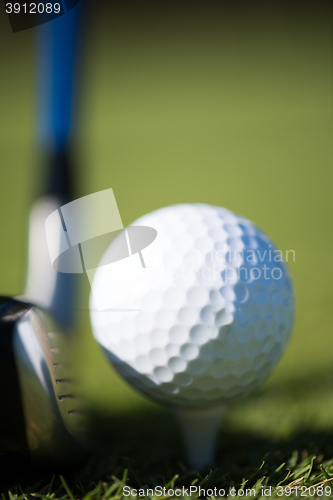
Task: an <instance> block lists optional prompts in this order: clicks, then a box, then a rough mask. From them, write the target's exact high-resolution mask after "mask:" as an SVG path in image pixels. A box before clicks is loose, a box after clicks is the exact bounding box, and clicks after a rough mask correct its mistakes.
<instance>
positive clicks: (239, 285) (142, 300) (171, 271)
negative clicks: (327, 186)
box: [90, 204, 294, 408]
mask: <svg viewBox="0 0 333 500" xmlns="http://www.w3.org/2000/svg"><path fill="white" fill-rule="evenodd" d="M132 226H148V227H151V228H154V229H155V230H156V231H157V236H156V246H155V247H154V248H155V250H154V251H155V253H156V255H155V257H156V258H155V260H154V259H152V260H151V261H149V263H150V262H152V265H151V267H152V269H153V272H152V274H149V272H150V270H149V265H150V264H148V263H146V268H144V267H143V268H142V272H141V274H138V275H137V276H136V277H135V279H134V278H133V280H134V282H133V286H131V284H130V282H129V281H128V279H127V278H128V277H126V280H127V281H126V283H127V284H126V287H125V288H126V291H125V295H124V279H123V277H122V273H116V274H115V275H114V276H115V278H114V280H112V282H110V278H107V276H108V275H107V273H106V267H108V266H103V265H101V267H98V268H97V270H96V274H95V277H94V282H93V286H92V295H91V303H90V308H91V323H92V328H93V333H94V336H95V338H96V340H97V341H98V342H99V344H100V345H101V346H102V348H103V350H104V352H105V354H106V356H107V358H108V359H109V361H110V362H111V363H112V364H113V366H114V367H115V369H116V370H117V371H118V372H119V373H120V375H122V376H123V377H124V378H125V379H126V380H127V381H128V382H129V383H130V384H131V385H132V386H134V387H135V388H137V389H139V390H140V391H142V392H143V393H144V394H145V395H147V396H149V397H150V398H152V399H154V400H156V401H158V402H160V403H163V404H166V405H168V406H172V407H183V408H185V407H186V408H202V407H207V406H214V405H219V404H223V403H225V402H226V401H228V400H230V399H233V398H236V397H239V396H241V395H243V394H246V393H247V392H249V391H250V390H252V389H253V388H255V387H256V386H257V385H259V384H260V383H261V382H262V381H263V380H264V379H265V378H266V377H267V376H268V374H269V373H270V372H271V370H272V369H273V368H274V367H275V365H276V364H277V363H278V361H279V359H280V357H281V355H282V353H283V351H284V349H285V347H286V345H287V343H288V340H289V337H290V333H291V330H292V325H293V318H294V296H293V290H292V283H291V279H290V275H289V271H288V269H287V266H286V264H285V261H284V260H285V255H283V252H282V251H280V250H278V249H277V248H276V247H275V245H274V244H273V243H272V242H271V240H270V239H269V238H268V237H267V236H266V235H265V234H264V233H263V232H262V231H261V230H260V229H258V227H257V226H256V225H255V224H253V223H252V222H250V221H249V220H247V219H245V218H244V217H242V216H240V215H237V214H235V213H233V212H231V211H229V210H227V209H225V208H220V207H216V206H209V205H204V204H182V205H174V206H170V207H166V208H162V209H160V210H156V211H154V212H152V213H149V214H147V215H145V216H143V217H141V218H140V219H138V220H137V221H136V222H134V223H133V224H132ZM112 245H117V240H115V241H113V242H112V243H111V246H110V248H109V249H108V252H110V249H111V250H112ZM148 249H149V247H148ZM140 257H142V256H140V255H138V254H136V255H133V256H132V259H137V264H138V265H141V264H142V262H144V257H145V255H144V254H143V261H141V263H140ZM102 260H103V259H102ZM154 263H155V264H154ZM112 265H114V264H109V267H110V266H112ZM123 265H126V262H125V261H124V262H123ZM110 269H111V267H110ZM94 288H95V291H96V292H98V293H99V294H100V295H102V296H107V295H108V293H111V292H110V290H111V289H112V293H113V294H114V292H115V291H116V292H117V290H118V289H119V290H122V292H121V294H122V295H121V296H122V300H123V302H124V304H123V305H122V306H121V307H119V304H117V307H116V308H112V307H111V308H108V309H107V310H102V311H101V310H96V305H95V302H94V298H93V293H94ZM126 294H127V295H126ZM126 299H128V300H127V301H126Z"/></svg>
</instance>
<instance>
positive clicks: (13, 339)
mask: <svg viewBox="0 0 333 500" xmlns="http://www.w3.org/2000/svg"><path fill="white" fill-rule="evenodd" d="M69 354H70V338H69V337H68V335H66V334H65V333H63V332H61V331H60V330H59V329H58V327H57V325H56V324H55V323H54V321H53V320H52V318H51V317H50V316H49V315H48V314H47V313H46V312H45V311H43V310H42V309H40V308H37V307H35V306H33V305H32V304H28V303H25V302H21V301H18V300H15V299H11V298H7V297H1V298H0V359H1V361H4V364H1V366H0V370H1V371H2V377H0V379H1V382H0V383H1V390H2V394H3V402H4V404H3V405H2V406H3V411H2V412H1V414H2V415H1V424H2V425H3V426H4V427H2V428H9V430H10V432H9V433H8V432H7V433H6V436H7V437H2V436H1V439H0V447H1V448H0V451H1V452H14V453H15V452H20V453H29V455H30V457H31V459H32V461H33V462H43V463H46V462H47V463H50V464H51V463H54V464H55V463H74V462H77V461H79V460H82V458H84V456H85V455H86V453H85V450H86V449H87V444H88V440H87V434H88V432H87V422H86V421H85V416H84V412H82V409H81V407H80V399H79V398H77V393H76V390H77V389H78V385H77V383H75V379H73V374H72V373H71V371H70V368H69V363H68V357H69ZM13 416H15V418H13Z"/></svg>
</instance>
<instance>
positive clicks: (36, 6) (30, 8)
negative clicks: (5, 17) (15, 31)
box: [6, 2, 61, 14]
mask: <svg viewBox="0 0 333 500" xmlns="http://www.w3.org/2000/svg"><path fill="white" fill-rule="evenodd" d="M60 10H61V6H60V3H55V4H52V3H46V4H44V3H24V4H22V5H20V4H19V3H17V2H16V3H6V12H7V14H19V13H20V12H21V13H22V14H59V12H60Z"/></svg>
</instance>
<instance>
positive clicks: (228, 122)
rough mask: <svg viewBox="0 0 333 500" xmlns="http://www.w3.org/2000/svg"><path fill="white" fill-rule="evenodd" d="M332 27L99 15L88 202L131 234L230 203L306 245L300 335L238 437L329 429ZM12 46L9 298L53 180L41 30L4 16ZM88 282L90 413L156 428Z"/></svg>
mask: <svg viewBox="0 0 333 500" xmlns="http://www.w3.org/2000/svg"><path fill="white" fill-rule="evenodd" d="M291 4H292V5H291ZM126 5H127V4H126ZM331 16H332V9H331V7H330V4H329V3H328V2H321V1H318V2H308V3H307V2H304V3H284V2H268V3H267V2H265V3H264V2H235V3H232V5H228V4H227V3H226V2H221V3H219V4H217V3H213V2H205V3H203V4H202V5H200V4H199V3H198V4H196V3H191V4H188V5H187V7H183V6H182V7H180V5H178V7H173V8H171V7H170V5H164V6H162V5H158V6H153V5H148V4H147V5H142V4H140V5H130V6H128V5H127V7H121V6H119V5H118V6H115V5H112V2H108V3H105V4H102V3H100V4H97V3H96V4H92V7H91V12H90V18H89V28H88V31H87V33H86V40H85V65H84V71H83V73H82V89H81V91H82V92H81V101H80V107H81V109H80V113H79V127H78V134H77V141H76V160H77V172H76V177H77V186H76V188H77V196H83V195H86V194H89V193H92V192H95V191H99V190H102V189H106V188H109V187H112V188H113V190H114V193H115V196H116V199H117V202H118V206H119V209H120V213H121V216H122V219H123V222H124V223H125V224H129V223H131V222H132V221H133V220H135V219H137V218H138V217H139V216H141V215H143V214H144V213H146V212H149V211H151V210H155V209H157V208H159V207H162V206H165V205H169V204H173V203H179V202H204V203H211V204H215V205H221V206H224V207H227V208H229V209H231V210H234V211H236V212H238V213H240V214H242V215H244V216H246V217H248V218H249V219H251V220H253V221H255V222H256V223H257V224H258V225H259V226H260V227H261V228H262V229H263V230H264V231H265V232H267V233H268V235H269V236H270V237H271V238H272V239H273V240H274V241H275V243H276V244H277V245H278V247H280V248H281V249H282V250H283V251H285V250H286V249H293V250H295V254H296V261H295V262H290V269H291V274H292V277H293V280H294V285H295V290H296V299H297V315H296V316H297V317H296V325H295V330H294V334H293V337H292V340H291V343H290V346H289V348H288V349H287V352H286V354H285V356H284V358H283V360H282V361H281V363H280V365H279V366H278V368H277V369H276V371H275V372H274V374H273V375H272V377H271V378H270V379H269V380H268V382H266V384H265V385H264V386H263V387H262V388H260V389H258V390H257V391H256V392H255V394H254V395H252V396H249V397H247V398H246V399H244V400H242V401H240V402H239V403H235V404H234V405H233V406H232V407H231V408H230V409H229V412H228V414H227V417H226V421H225V424H224V426H225V428H226V429H227V430H228V429H229V431H230V432H232V433H234V435H237V433H239V434H242V433H250V434H252V435H254V436H256V437H257V438H259V437H261V438H262V439H269V440H274V439H277V440H279V439H280V440H282V439H285V438H291V436H294V435H295V434H297V433H298V432H300V430H302V431H305V432H308V433H309V435H310V432H312V433H316V432H317V433H320V432H330V431H331V430H333V338H332V334H333V332H332V316H331V313H332V298H333V293H332V274H333V273H332V269H333V266H332V248H333V241H332V229H331V228H332V221H333V214H332V208H333V201H332V200H333V197H332V180H333V179H332V172H333V168H332V165H333V148H332V137H333V126H332V125H333V120H332V119H333V93H332V83H333V64H332V61H333V59H332V55H333V49H332V48H333V43H332V42H333V40H332V38H333V37H332V34H333V29H332V23H331ZM0 40H1V43H0V67H1V80H0V110H1V111H0V158H1V180H0V218H1V254H0V255H1V258H0V293H2V294H18V293H20V291H21V290H22V288H23V284H24V272H25V252H26V224H27V213H28V209H29V205H30V203H31V201H32V199H33V197H34V196H35V194H36V191H37V187H38V186H39V184H40V177H41V174H40V171H39V167H40V157H39V155H38V152H37V151H36V148H35V142H34V127H35V122H36V117H35V106H36V98H37V96H36V92H35V83H36V79H35V71H36V67H35V46H34V31H33V30H29V31H26V32H21V33H17V34H15V35H13V34H11V33H10V31H9V25H8V23H7V20H6V19H5V18H2V20H1V24H0ZM80 287H81V299H80V300H81V308H82V310H81V311H78V324H79V332H80V333H79V341H78V342H77V347H76V349H77V361H78V363H79V364H80V366H81V367H82V368H83V379H84V380H83V381H84V385H85V388H86V391H87V395H88V399H89V404H90V405H91V406H92V408H94V409H96V411H99V410H102V411H103V414H104V415H105V416H108V418H109V421H110V426H114V428H115V429H118V428H120V427H119V425H120V424H119V422H127V423H128V426H131V425H132V426H133V427H134V428H136V430H138V425H139V423H140V422H142V421H143V420H145V419H146V417H147V415H150V417H151V416H153V417H154V415H155V416H156V418H155V417H154V418H155V420H153V422H155V423H154V425H156V426H157V427H158V421H159V420H158V419H159V418H161V419H162V420H161V422H164V420H163V418H167V419H168V418H169V417H166V415H168V410H163V409H160V408H159V407H157V405H155V404H154V403H151V402H148V401H147V400H146V399H145V398H144V397H143V396H141V395H140V394H138V393H136V392H135V391H134V390H132V389H131V388H129V387H128V386H127V385H126V384H125V383H124V382H122V381H121V380H120V379H119V378H118V376H117V375H116V374H114V373H113V372H112V370H111V368H110V367H109V366H108V365H107V362H106V361H105V360H104V358H103V356H102V354H101V353H100V351H99V349H98V347H97V346H96V345H95V343H94V342H93V340H92V336H91V330H90V325H89V316H88V312H87V311H86V310H85V309H87V308H88V296H89V286H88V280H85V279H82V280H81V281H80ZM139 415H141V417H139ZM131 419H132V420H131ZM165 422H168V425H170V426H172V425H173V424H172V421H171V419H170V420H166V421H165ZM117 426H118V427H117ZM157 427H156V428H157ZM138 432H139V431H138ZM148 434H149V433H147V436H148ZM313 435H314V436H316V434H313ZM126 436H127V437H125V434H122V437H123V439H124V440H127V441H126V443H127V444H126V446H125V448H126V449H127V450H129V452H130V450H131V449H132V448H131V446H132V447H133V446H134V445H133V444H131V442H130V440H131V436H132V437H133V436H134V434H131V433H130V432H129V434H126ZM156 436H157V434H155V437H156ZM156 439H157V442H159V443H160V444H161V443H162V442H163V441H158V439H163V438H158V437H157V438H156ZM314 439H315V437H314ZM164 444H165V443H164Z"/></svg>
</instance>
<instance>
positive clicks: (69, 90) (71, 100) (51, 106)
mask: <svg viewBox="0 0 333 500" xmlns="http://www.w3.org/2000/svg"><path fill="white" fill-rule="evenodd" d="M81 11H82V8H81V5H80V3H79V4H78V5H76V6H75V7H74V8H73V9H71V10H70V11H69V12H67V13H65V14H64V15H63V16H60V17H58V18H57V19H54V20H53V21H50V22H48V23H46V24H44V25H43V26H40V27H39V28H37V30H38V38H37V42H38V76H39V82H38V85H37V88H38V96H37V101H38V103H39V104H38V106H39V109H38V128H37V130H38V142H39V146H40V147H42V148H45V149H46V150H47V151H50V150H51V151H52V150H53V151H57V152H61V151H63V150H64V149H65V148H66V147H67V146H68V144H69V142H70V140H71V135H72V132H73V121H74V118H75V100H76V94H77V90H76V89H77V72H78V64H79V61H78V59H79V58H78V51H79V43H80V40H79V31H80V18H81V16H82V12H81Z"/></svg>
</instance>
